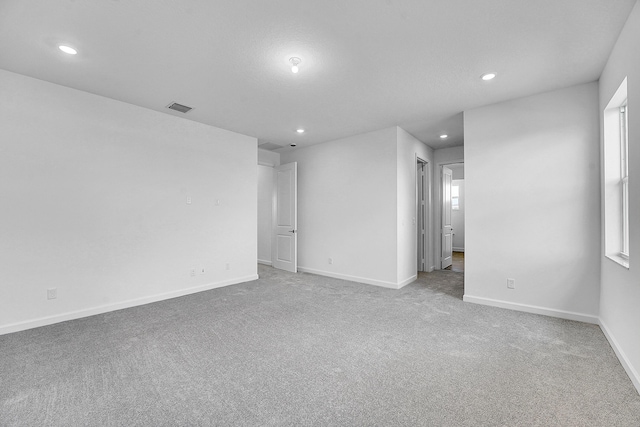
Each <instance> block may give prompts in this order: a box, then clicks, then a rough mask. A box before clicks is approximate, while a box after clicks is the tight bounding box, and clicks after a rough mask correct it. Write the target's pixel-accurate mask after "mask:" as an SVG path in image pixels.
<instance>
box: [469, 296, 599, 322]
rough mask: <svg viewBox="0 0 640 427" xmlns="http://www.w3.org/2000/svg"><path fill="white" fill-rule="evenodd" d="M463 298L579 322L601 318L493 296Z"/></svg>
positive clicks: (595, 320) (478, 302)
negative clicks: (493, 297)
mask: <svg viewBox="0 0 640 427" xmlns="http://www.w3.org/2000/svg"><path fill="white" fill-rule="evenodd" d="M462 300H463V301H465V302H472V303H475V304H482V305H489V306H492V307H500V308H506V309H509V310H516V311H524V312H526V313H534V314H542V315H544V316H551V317H558V318H560V319H567V320H576V321H578V322H585V323H592V324H594V325H599V324H600V319H598V317H597V316H592V315H590V314H583V313H575V312H573V311H564V310H556V309H553V308H545V307H538V306H535V305H528V304H519V303H515V302H509V301H501V300H496V299H491V298H482V297H474V296H471V295H466V294H465V295H464V296H463V297H462Z"/></svg>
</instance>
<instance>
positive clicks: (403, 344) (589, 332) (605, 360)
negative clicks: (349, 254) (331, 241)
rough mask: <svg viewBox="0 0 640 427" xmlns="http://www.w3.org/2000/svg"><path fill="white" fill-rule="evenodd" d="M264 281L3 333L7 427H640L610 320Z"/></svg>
mask: <svg viewBox="0 0 640 427" xmlns="http://www.w3.org/2000/svg"><path fill="white" fill-rule="evenodd" d="M259 274H260V279H259V280H257V281H254V282H249V283H245V284H240V285H236V286H231V287H227V288H221V289H216V290H212V291H207V292H201V293H199V294H195V295H190V296H186V297H182V298H176V299H172V300H168V301H163V302H159V303H154V304H148V305H145V306H141V307H135V308H131V309H126V310H120V311H116V312H111V313H107V314H103V315H98V316H93V317H89V318H85V319H80V320H74V321H69V322H64V323H59V324H56V325H52V326H47V327H42V328H37V329H32V330H29V331H24V332H19V333H14V334H10V335H4V336H0V382H1V383H0V425H2V426H45V425H46V426H174V425H179V426H188V425H194V426H199V425H202V426H206V425H221V426H235V425H238V426H240V425H242V426H253V425H260V426H265V425H298V426H299V425H358V426H362V425H370V426H396V425H399V426H414V425H423V426H633V427H638V426H640V396H639V395H638V393H637V392H636V390H635V389H634V388H633V385H632V383H631V381H630V380H629V378H628V377H627V375H626V374H625V372H624V370H623V368H622V367H621V365H620V363H619V362H618V360H617V359H616V356H615V354H614V353H613V351H612V349H611V347H610V346H609V344H608V343H607V341H606V339H605V337H604V335H603V334H602V332H601V331H600V329H599V328H598V326H594V325H589V324H584V323H579V322H572V321H566V320H560V319H554V318H550V317H545V316H538V315H533V314H527V313H520V312H514V311H509V310H503V309H498V308H493V307H486V306H480V305H475V304H469V303H464V302H462V292H463V275H462V274H461V273H456V272H433V273H429V274H421V275H420V276H419V279H418V281H416V282H415V283H413V284H411V285H409V286H407V287H405V288H403V289H401V290H389V289H383V288H378V287H374V286H369V285H362V284H358V283H352V282H345V281H341V280H337V279H331V278H326V277H320V276H315V275H311V274H302V273H300V274H291V273H286V272H282V271H278V270H275V269H272V268H270V267H265V266H260V268H259Z"/></svg>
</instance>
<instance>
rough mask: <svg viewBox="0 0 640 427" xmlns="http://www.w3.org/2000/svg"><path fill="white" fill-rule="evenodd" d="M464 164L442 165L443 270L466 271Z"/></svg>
mask: <svg viewBox="0 0 640 427" xmlns="http://www.w3.org/2000/svg"><path fill="white" fill-rule="evenodd" d="M464 190H465V188H464V164H463V163H453V164H448V165H442V193H441V194H442V215H441V223H442V243H441V248H442V258H441V260H442V264H441V268H442V269H443V270H451V271H457V272H464V247H465V243H464V242H465V229H464V209H465V194H464Z"/></svg>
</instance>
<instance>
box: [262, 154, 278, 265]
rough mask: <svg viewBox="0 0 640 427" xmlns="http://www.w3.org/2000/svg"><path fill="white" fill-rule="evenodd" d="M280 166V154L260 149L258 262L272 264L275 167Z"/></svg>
mask: <svg viewBox="0 0 640 427" xmlns="http://www.w3.org/2000/svg"><path fill="white" fill-rule="evenodd" d="M275 166H280V154H279V153H275V152H273V151H267V150H261V149H258V262H259V263H261V264H267V265H271V234H272V231H273V230H272V228H273V224H272V222H271V219H272V206H273V204H272V202H273V177H274V175H273V174H274V167H275Z"/></svg>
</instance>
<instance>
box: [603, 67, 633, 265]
mask: <svg viewBox="0 0 640 427" xmlns="http://www.w3.org/2000/svg"><path fill="white" fill-rule="evenodd" d="M628 115H629V108H628V105H627V79H626V78H625V79H624V81H623V82H622V84H621V85H620V87H619V88H618V90H617V91H616V93H615V95H613V98H611V101H609V104H607V108H605V110H604V200H605V203H604V205H605V206H604V210H605V212H604V222H605V227H604V228H605V236H604V238H605V245H604V246H605V248H604V250H605V255H606V256H607V257H608V258H610V259H611V260H613V261H615V262H617V263H618V264H621V265H623V266H624V267H627V268H629V161H628V158H627V157H628V152H629V147H628V135H629V131H628V124H629V119H628Z"/></svg>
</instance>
